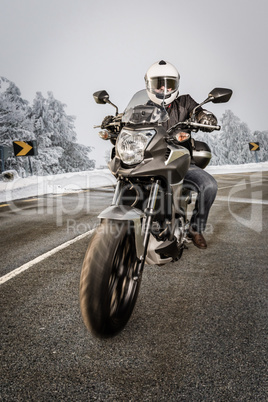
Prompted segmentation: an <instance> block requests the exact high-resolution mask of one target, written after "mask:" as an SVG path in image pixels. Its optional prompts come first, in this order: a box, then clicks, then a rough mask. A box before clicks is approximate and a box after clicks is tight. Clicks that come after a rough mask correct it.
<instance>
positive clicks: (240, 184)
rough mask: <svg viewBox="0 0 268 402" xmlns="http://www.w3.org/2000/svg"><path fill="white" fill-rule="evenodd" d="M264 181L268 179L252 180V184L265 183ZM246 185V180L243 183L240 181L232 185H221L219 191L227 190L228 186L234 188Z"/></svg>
mask: <svg viewBox="0 0 268 402" xmlns="http://www.w3.org/2000/svg"><path fill="white" fill-rule="evenodd" d="M264 181H268V180H257V181H252V182H250V184H251V185H252V184H255V183H263V182H264ZM244 185H245V182H243V183H238V184H233V185H232V186H227V187H220V188H218V191H220V190H225V189H226V188H233V187H239V186H244Z"/></svg>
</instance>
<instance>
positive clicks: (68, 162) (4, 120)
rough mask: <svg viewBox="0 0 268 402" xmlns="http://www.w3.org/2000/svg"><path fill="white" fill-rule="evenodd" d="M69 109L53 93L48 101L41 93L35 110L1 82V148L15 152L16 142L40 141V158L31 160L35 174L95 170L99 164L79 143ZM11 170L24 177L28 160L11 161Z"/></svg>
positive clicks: (15, 89) (11, 85) (7, 83)
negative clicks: (67, 112) (11, 149)
mask: <svg viewBox="0 0 268 402" xmlns="http://www.w3.org/2000/svg"><path fill="white" fill-rule="evenodd" d="M65 107H66V105H64V104H63V103H62V102H60V101H58V100H57V99H55V98H54V96H53V93H52V92H48V97H47V98H45V97H44V96H43V95H42V93H41V92H37V93H36V96H35V98H34V100H33V105H32V107H31V106H30V105H29V103H28V102H27V101H26V100H24V99H23V98H22V97H21V93H20V90H19V88H18V87H17V86H16V85H15V84H14V83H13V82H11V81H9V80H8V79H6V78H4V77H2V78H0V145H4V146H8V147H10V148H12V143H13V141H16V140H20V141H29V140H36V141H37V147H38V155H37V156H35V157H31V163H32V167H33V171H34V173H35V174H56V173H63V172H69V171H78V170H87V169H89V168H93V167H94V166H95V161H93V160H91V159H89V155H88V154H89V152H90V151H91V147H87V146H85V145H82V144H78V143H77V142H76V141H77V135H76V132H75V124H74V122H75V117H74V116H69V115H67V114H66V112H65ZM11 168H12V169H15V170H17V171H18V172H19V173H20V174H23V173H24V172H25V170H27V169H28V160H27V158H23V157H22V158H17V157H15V156H13V157H10V158H8V160H7V161H6V169H11Z"/></svg>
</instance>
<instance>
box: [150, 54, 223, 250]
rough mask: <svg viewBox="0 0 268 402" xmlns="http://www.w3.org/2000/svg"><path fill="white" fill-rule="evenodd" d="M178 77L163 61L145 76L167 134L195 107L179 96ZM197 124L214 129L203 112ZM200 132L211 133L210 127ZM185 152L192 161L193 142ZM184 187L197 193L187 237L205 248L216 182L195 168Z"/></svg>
mask: <svg viewBox="0 0 268 402" xmlns="http://www.w3.org/2000/svg"><path fill="white" fill-rule="evenodd" d="M179 81H180V74H179V73H178V71H177V69H176V68H175V67H174V66H173V65H172V64H171V63H168V62H166V61H164V60H161V61H159V62H156V63H154V64H153V65H152V66H151V67H150V68H149V69H148V71H147V73H146V74H145V84H146V90H147V94H148V96H149V98H150V100H151V101H152V102H153V103H155V104H157V105H160V106H164V107H165V108H166V110H167V112H168V114H169V120H168V121H167V122H166V123H163V126H164V128H165V129H166V130H167V129H169V128H170V127H172V126H174V125H175V124H176V123H178V122H180V121H185V120H186V119H188V118H189V117H191V114H192V112H193V109H194V108H195V107H196V106H197V105H198V103H197V102H195V100H193V98H192V97H191V96H190V95H181V96H179ZM196 121H197V122H198V123H201V124H205V125H216V124H217V119H216V117H215V116H214V115H213V114H212V113H211V112H208V111H207V110H204V109H203V108H201V107H200V108H198V109H197V111H196ZM202 131H207V132H211V131H213V130H211V129H210V128H209V127H208V128H202ZM182 145H183V146H184V147H185V148H187V149H188V150H189V152H190V155H191V157H192V141H191V137H190V138H189V140H187V141H185V142H183V144H182ZM184 186H185V187H187V188H189V189H191V190H193V191H197V194H198V195H197V198H196V202H195V207H194V210H193V214H192V217H191V220H190V228H189V237H190V238H191V239H192V241H193V243H194V245H195V246H197V247H198V248H201V249H205V248H207V243H206V240H205V238H204V236H203V234H202V232H204V230H205V228H206V223H207V219H208V214H209V211H210V208H211V206H212V204H213V202H214V200H215V197H216V194H217V189H218V186H217V182H216V180H215V179H214V178H213V177H212V176H211V175H210V174H209V173H207V172H206V171H204V170H203V169H201V168H199V167H198V166H196V165H195V164H194V161H193V159H191V165H190V168H189V170H188V172H187V173H186V176H185V178H184Z"/></svg>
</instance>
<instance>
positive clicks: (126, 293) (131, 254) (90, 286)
mask: <svg viewBox="0 0 268 402" xmlns="http://www.w3.org/2000/svg"><path fill="white" fill-rule="evenodd" d="M138 262H139V261H138V259H137V257H136V247H135V236H134V230H133V228H131V227H130V222H121V221H120V222H119V221H117V222H115V221H109V220H105V221H103V222H102V223H101V224H100V226H99V227H98V228H97V229H96V231H95V233H94V234H93V236H92V238H91V241H90V244H89V247H88V249H87V252H86V255H85V259H84V263H83V267H82V272H81V278H80V308H81V313H82V317H83V320H84V323H85V325H86V327H87V328H88V329H89V330H90V331H91V332H92V333H93V334H94V335H95V336H97V337H100V338H103V337H111V336H114V335H116V334H117V333H118V332H119V331H121V330H122V329H123V328H124V327H125V325H126V323H127V322H128V320H129V318H130V316H131V313H132V311H133V308H134V306H135V303H136V300H137V296H138V292H139V287H140V282H141V278H140V279H139V280H134V279H133V277H134V272H135V269H136V267H137V264H138Z"/></svg>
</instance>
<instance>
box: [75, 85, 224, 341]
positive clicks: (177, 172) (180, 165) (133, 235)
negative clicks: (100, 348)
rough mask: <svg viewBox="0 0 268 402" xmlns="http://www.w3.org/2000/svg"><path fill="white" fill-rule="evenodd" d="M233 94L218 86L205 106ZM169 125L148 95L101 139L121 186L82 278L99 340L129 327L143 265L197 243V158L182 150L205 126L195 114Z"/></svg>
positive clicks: (100, 99) (88, 320)
mask: <svg viewBox="0 0 268 402" xmlns="http://www.w3.org/2000/svg"><path fill="white" fill-rule="evenodd" d="M231 94H232V91H231V90H229V89H223V88H215V89H214V90H213V91H211V92H210V93H209V95H208V98H207V99H206V100H205V101H204V102H203V103H202V104H204V103H207V102H211V101H212V102H214V103H220V102H227V101H228V100H229V99H230V97H231ZM94 98H95V100H96V102H97V103H101V104H105V103H109V104H112V103H111V102H110V100H109V95H108V94H107V92H106V91H99V92H96V93H95V94H94ZM202 104H199V105H198V106H197V107H196V108H195V109H196V110H197V111H198V110H199V109H198V108H199V107H200V106H201V105H202ZM112 105H113V106H115V105H114V104H112ZM115 107H116V106H115ZM168 119H169V116H168V113H167V111H166V109H165V107H164V106H163V107H162V106H161V105H157V104H152V102H150V99H149V98H148V95H147V92H146V91H145V90H142V91H139V92H138V93H136V94H135V95H134V97H133V98H132V100H131V101H130V103H129V105H128V106H127V108H126V110H125V112H124V113H123V114H118V109H117V107H116V115H115V116H114V117H113V118H111V116H109V119H107V121H106V125H105V127H103V125H102V128H104V130H103V131H101V132H100V133H99V134H100V136H101V138H103V139H110V140H111V142H112V144H113V149H112V152H111V160H110V162H109V164H108V166H109V169H110V170H111V172H112V174H113V175H114V176H115V177H116V178H117V185H116V188H115V193H114V197H113V201H112V205H111V206H109V207H108V208H106V209H105V210H104V211H103V212H102V213H101V214H100V215H99V218H100V225H99V226H98V228H97V229H96V230H95V232H94V234H93V236H92V238H91V240H90V244H89V246H88V249H87V252H86V255H85V259H84V263H83V267H82V273H81V280H80V306H81V313H82V317H83V320H84V323H85V325H86V327H87V328H88V329H89V331H91V333H92V334H93V335H94V336H96V337H100V338H102V337H112V336H114V335H116V334H118V332H120V331H121V330H122V329H123V328H124V327H125V325H126V324H127V322H128V320H129V319H130V317H131V314H132V311H133V309H134V306H135V303H136V300H137V297H138V293H139V289H140V285H141V279H142V273H143V269H144V266H145V265H146V264H148V265H154V264H155V265H159V266H163V265H165V264H166V263H170V262H174V261H178V260H179V259H180V258H181V257H182V254H183V250H184V249H185V248H187V243H188V242H189V241H190V240H189V237H188V229H189V221H188V219H187V207H188V205H189V203H191V191H190V190H189V189H185V188H184V186H183V179H184V177H185V175H186V173H187V171H188V169H189V166H190V161H191V156H190V153H189V150H188V149H186V148H185V147H184V146H183V145H184V141H185V140H187V139H189V136H190V134H189V132H190V131H191V130H192V131H193V130H194V131H198V130H199V129H200V128H202V127H203V126H204V125H203V124H200V123H198V122H196V119H195V110H194V111H193V114H192V116H191V118H190V119H188V120H186V121H183V122H178V123H177V124H176V125H175V126H173V127H171V128H169V129H168V130H166V129H164V127H163V123H164V122H166V121H167V120H168ZM111 127H112V130H109V129H110V128H111ZM210 129H211V130H219V129H220V126H212V125H211V126H210ZM111 132H112V133H111ZM202 144H203V143H202ZM204 146H205V148H202V147H201V148H199V150H198V147H196V149H197V151H196V155H195V162H196V164H199V165H200V168H202V169H203V168H204V167H206V165H207V164H208V163H209V160H210V157H211V154H210V150H209V148H208V146H207V145H206V144H204Z"/></svg>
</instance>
